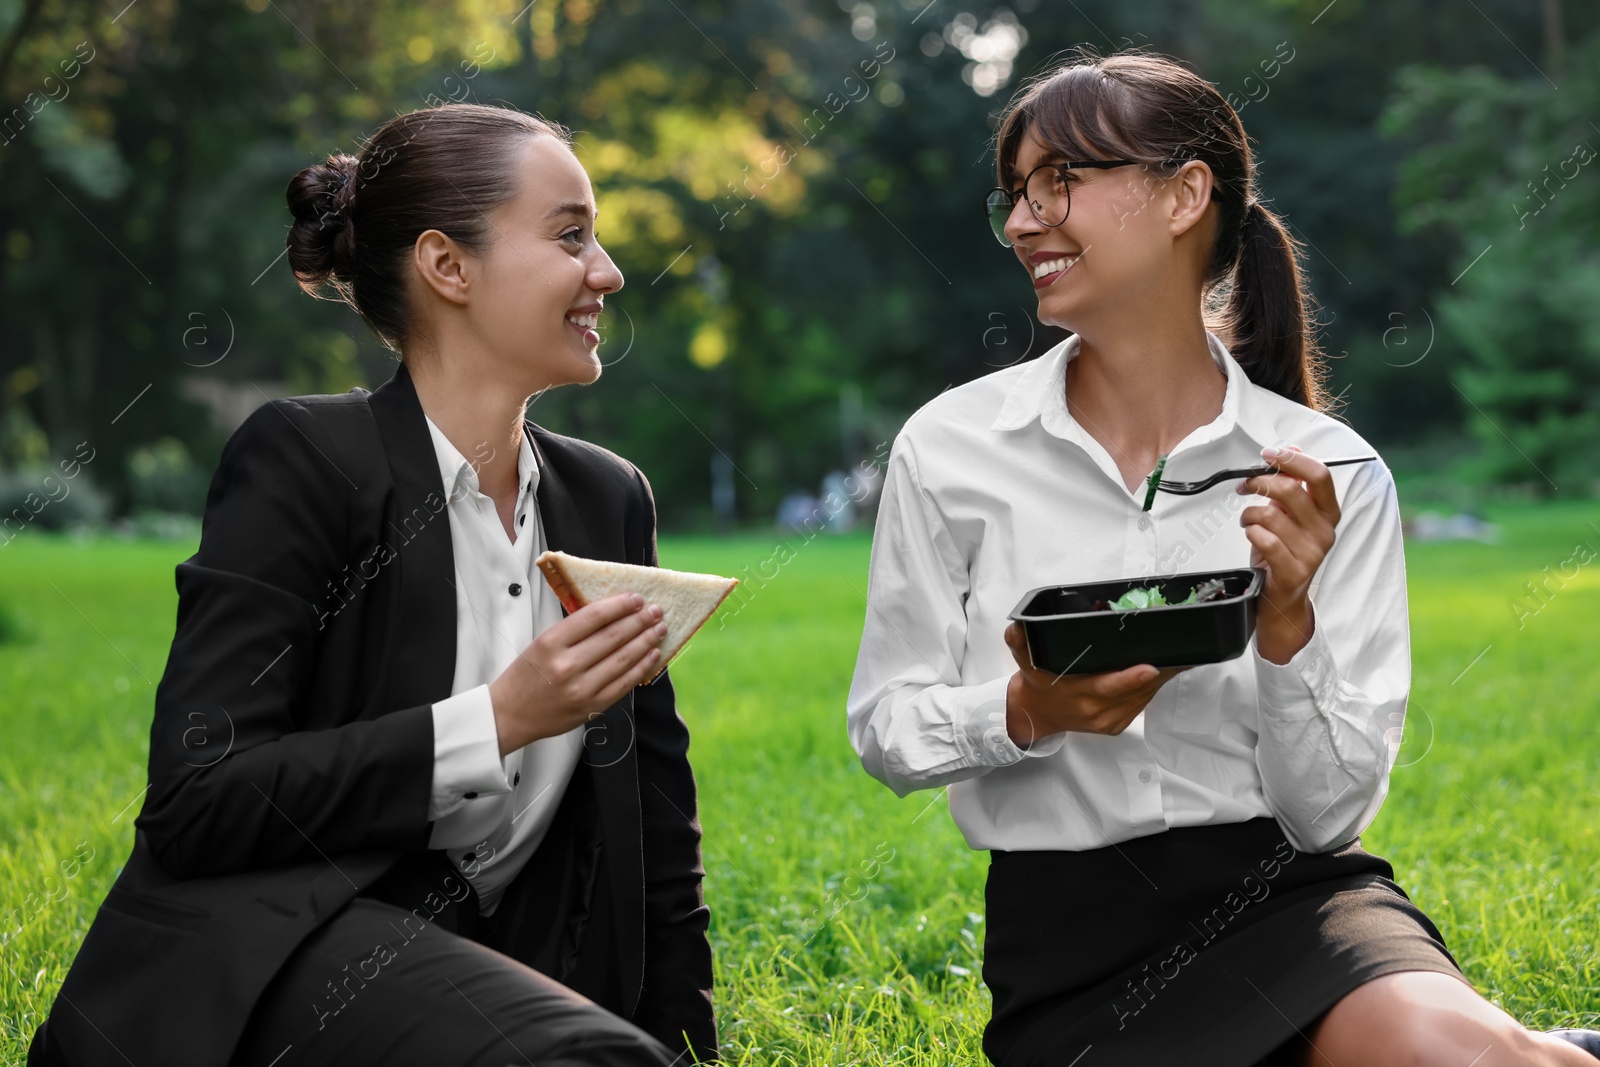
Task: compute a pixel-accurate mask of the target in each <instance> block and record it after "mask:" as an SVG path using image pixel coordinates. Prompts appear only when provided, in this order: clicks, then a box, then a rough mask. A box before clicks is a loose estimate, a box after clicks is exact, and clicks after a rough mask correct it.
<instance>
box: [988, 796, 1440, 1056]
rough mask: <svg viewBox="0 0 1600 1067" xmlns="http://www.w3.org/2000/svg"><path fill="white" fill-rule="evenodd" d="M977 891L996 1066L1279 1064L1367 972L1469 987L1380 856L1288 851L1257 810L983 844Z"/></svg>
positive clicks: (1354, 848) (1273, 824) (1342, 850)
mask: <svg viewBox="0 0 1600 1067" xmlns="http://www.w3.org/2000/svg"><path fill="white" fill-rule="evenodd" d="M986 896H987V904H988V918H987V922H986V924H985V925H986V927H987V929H986V933H985V938H984V962H983V978H984V982H985V983H987V985H988V986H989V989H990V991H991V993H992V994H993V995H994V1014H993V1017H992V1019H991V1020H990V1022H989V1025H988V1027H987V1028H986V1029H985V1031H984V1037H983V1048H984V1052H985V1053H986V1054H987V1055H988V1057H989V1059H991V1060H992V1061H993V1062H994V1063H996V1064H999V1065H1000V1067H1021V1065H1025V1064H1049V1065H1051V1067H1069V1065H1070V1067H1113V1065H1119V1064H1130V1065H1133V1064H1137V1065H1147V1064H1152V1063H1184V1064H1200V1065H1209V1064H1215V1065H1217V1067H1251V1065H1260V1067H1264V1065H1273V1067H1276V1065H1278V1064H1280V1063H1284V1064H1287V1063H1290V1062H1292V1061H1293V1060H1292V1058H1293V1056H1294V1055H1295V1054H1296V1052H1297V1051H1298V1050H1299V1049H1300V1048H1303V1047H1304V1043H1305V1036H1304V1035H1305V1034H1307V1033H1309V1031H1310V1029H1311V1027H1312V1025H1313V1024H1314V1023H1315V1022H1316V1021H1317V1020H1318V1019H1319V1018H1320V1017H1321V1016H1322V1015H1323V1014H1325V1013H1326V1012H1327V1011H1328V1009H1330V1008H1332V1007H1333V1005H1334V1004H1335V1003H1337V1002H1338V1001H1339V999H1340V998H1341V997H1343V996H1344V995H1345V994H1346V993H1349V992H1350V991H1352V990H1353V989H1355V988H1356V987H1357V986H1359V985H1361V984H1362V983H1363V982H1366V981H1368V980H1369V979H1372V978H1376V977H1378V976H1379V975H1383V974H1389V973H1392V972H1395V971H1440V972H1444V973H1447V974H1453V975H1455V976H1456V977H1458V978H1461V980H1462V981H1466V978H1465V977H1464V976H1463V975H1462V974H1461V971H1460V968H1459V967H1458V966H1457V964H1456V961H1455V958H1454V957H1453V956H1451V955H1450V952H1449V950H1448V949H1447V948H1446V947H1445V943H1444V938H1443V937H1442V936H1441V935H1440V933H1439V931H1438V929H1437V928H1436V927H1435V926H1434V925H1433V923H1432V922H1431V921H1429V919H1428V917H1427V916H1426V915H1424V914H1423V913H1422V912H1421V911H1420V910H1419V909H1418V908H1417V906H1416V905H1415V904H1413V903H1412V902H1411V898H1410V897H1408V896H1407V895H1406V894H1405V891H1404V890H1402V889H1401V888H1400V887H1399V886H1398V885H1397V884H1395V882H1394V869H1393V868H1392V867H1391V866H1390V865H1389V862H1388V861H1387V860H1385V859H1384V858H1383V857H1381V856H1377V855H1374V854H1372V853H1370V852H1367V851H1366V850H1365V849H1363V848H1362V847H1361V843H1360V840H1359V839H1357V840H1356V841H1353V842H1350V843H1349V844H1346V845H1343V846H1340V847H1339V848H1337V849H1335V850H1333V851H1332V852H1325V853H1308V852H1301V851H1299V850H1298V849H1296V848H1295V847H1294V846H1292V845H1291V844H1289V842H1288V841H1287V840H1286V839H1285V837H1284V834H1283V831H1282V830H1281V829H1279V827H1278V824H1277V821H1276V820H1274V819H1271V818H1258V819H1251V820H1249V821H1247V822H1242V823H1230V824H1225V825H1220V826H1193V827H1178V828H1174V829H1171V830H1167V831H1164V832H1162V833H1158V834H1152V835H1150V836H1147V837H1139V838H1134V839H1132V840H1130V841H1122V842H1118V843H1117V844H1115V845H1108V846H1106V847H1104V848H1098V849H1091V850H1088V851H1084V852H993V853H991V854H990V862H989V879H988V886H987V889H986Z"/></svg>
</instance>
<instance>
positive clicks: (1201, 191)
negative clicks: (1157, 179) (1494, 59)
mask: <svg viewBox="0 0 1600 1067" xmlns="http://www.w3.org/2000/svg"><path fill="white" fill-rule="evenodd" d="M1172 180H1173V182H1174V183H1175V185H1174V187H1173V198H1172V216H1171V218H1170V219H1169V220H1168V231H1169V232H1170V233H1171V234H1172V236H1174V237H1177V236H1179V235H1181V234H1183V233H1185V232H1187V231H1188V230H1189V229H1190V228H1191V227H1193V226H1194V225H1195V224H1196V223H1198V222H1199V221H1200V220H1201V219H1202V218H1204V217H1205V214H1206V209H1207V208H1208V207H1210V206H1211V183H1212V174H1211V168H1210V167H1209V166H1207V165H1206V163H1205V161H1204V160H1199V159H1191V160H1189V162H1187V163H1185V164H1184V165H1183V168H1182V169H1181V170H1179V171H1178V173H1177V174H1175V175H1173V178H1172Z"/></svg>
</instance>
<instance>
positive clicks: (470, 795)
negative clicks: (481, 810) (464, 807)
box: [461, 793, 478, 800]
mask: <svg viewBox="0 0 1600 1067" xmlns="http://www.w3.org/2000/svg"><path fill="white" fill-rule="evenodd" d="M461 797H462V799H464V800H477V799H478V794H476V793H462V794H461Z"/></svg>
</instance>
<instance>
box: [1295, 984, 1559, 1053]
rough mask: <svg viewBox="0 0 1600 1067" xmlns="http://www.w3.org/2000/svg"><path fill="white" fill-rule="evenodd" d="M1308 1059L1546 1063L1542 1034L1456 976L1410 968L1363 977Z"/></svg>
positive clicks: (1317, 1034) (1318, 1032)
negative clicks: (1365, 980)
mask: <svg viewBox="0 0 1600 1067" xmlns="http://www.w3.org/2000/svg"><path fill="white" fill-rule="evenodd" d="M1311 1041H1312V1045H1313V1048H1314V1051H1313V1053H1312V1055H1311V1057H1310V1059H1309V1061H1308V1062H1309V1064H1312V1065H1315V1067H1323V1065H1325V1064H1330V1063H1331V1064H1337V1063H1346V1062H1356V1063H1363V1064H1370V1065H1373V1067H1466V1065H1467V1064H1471V1065H1472V1067H1502V1065H1506V1067H1509V1065H1513V1064H1518V1065H1520V1064H1541V1063H1544V1062H1546V1060H1547V1057H1546V1054H1545V1051H1544V1046H1543V1045H1541V1044H1540V1043H1539V1042H1538V1039H1537V1038H1536V1036H1535V1035H1533V1034H1531V1033H1529V1032H1528V1030H1527V1029H1526V1028H1524V1027H1523V1026H1522V1025H1521V1024H1520V1023H1518V1022H1517V1021H1516V1020H1515V1019H1514V1018H1512V1017H1511V1016H1510V1015H1508V1014H1506V1013H1505V1012H1504V1011H1502V1010H1501V1009H1499V1008H1497V1007H1495V1006H1494V1005H1493V1004H1491V1003H1489V1002H1488V1001H1487V1000H1485V999H1484V998H1483V996H1482V995H1481V994H1479V993H1478V992H1477V991H1476V990H1474V989H1473V988H1472V987H1471V986H1470V985H1468V984H1467V983H1465V982H1463V981H1461V980H1460V979H1459V978H1455V977H1452V976H1451V975H1447V974H1441V973H1436V972H1431V971H1404V972H1400V973H1397V974H1389V975H1384V976H1382V977H1380V978H1375V979H1372V980H1371V981H1369V982H1366V983H1364V984H1363V985H1361V986H1360V987H1358V988H1357V989H1355V990H1354V991H1352V992H1351V993H1349V994H1348V995H1346V996H1345V997H1344V998H1343V999H1342V1000H1340V1001H1339V1002H1338V1003H1337V1004H1335V1005H1334V1007H1333V1009H1332V1010H1331V1011H1329V1012H1328V1013H1327V1015H1326V1016H1324V1017H1323V1019H1322V1021H1321V1022H1320V1023H1319V1024H1318V1026H1317V1028H1316V1029H1315V1031H1314V1032H1313V1033H1312V1034H1311Z"/></svg>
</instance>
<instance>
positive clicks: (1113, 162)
mask: <svg viewBox="0 0 1600 1067" xmlns="http://www.w3.org/2000/svg"><path fill="white" fill-rule="evenodd" d="M1144 162H1145V161H1144V160H1142V159H1084V160H1076V161H1072V160H1069V161H1067V162H1063V163H1041V164H1039V165H1038V166H1037V167H1034V168H1033V169H1032V170H1030V171H1029V172H1028V174H1027V177H1025V178H1023V179H1022V185H1021V186H1019V187H1018V189H1017V191H1016V192H1015V193H1013V192H1012V191H1011V190H1010V189H1007V188H1005V187H1004V186H1002V185H997V186H995V187H994V188H992V189H990V190H989V191H988V193H986V194H984V197H983V217H984V220H985V221H989V220H990V219H992V218H993V216H994V213H995V209H996V208H998V207H999V205H998V204H995V205H993V206H991V205H990V203H989V201H990V199H991V198H992V197H993V196H994V194H995V193H999V194H1000V195H1001V196H1003V197H1005V199H1006V216H1005V217H1006V218H1008V219H1009V218H1010V217H1011V213H1012V212H1014V211H1016V210H1017V201H1018V200H1024V199H1026V197H1027V192H1028V183H1029V182H1031V181H1033V176H1034V175H1035V174H1038V173H1039V172H1040V171H1041V170H1044V169H1045V168H1046V167H1054V168H1056V169H1057V170H1059V171H1062V172H1063V184H1065V172H1066V171H1069V170H1111V169H1112V168H1114V167H1131V166H1137V165H1139V164H1142V163H1144ZM1187 162H1189V160H1188V159H1158V160H1156V161H1155V162H1154V163H1152V164H1149V165H1150V166H1173V165H1174V164H1178V165H1181V164H1184V163H1187ZM1028 212H1029V213H1030V214H1031V215H1033V217H1034V220H1035V221H1037V222H1038V223H1039V225H1040V226H1046V227H1049V228H1050V229H1055V228H1056V227H1057V226H1060V225H1061V223H1062V222H1066V221H1067V216H1068V215H1070V214H1071V213H1072V193H1071V191H1070V190H1068V192H1067V210H1066V211H1064V212H1063V213H1062V215H1061V222H1046V221H1044V220H1043V219H1041V218H1039V213H1038V212H1037V211H1035V210H1034V209H1033V202H1032V201H1028ZM989 232H990V233H993V234H994V239H995V240H996V241H999V242H1000V244H1001V246H1002V247H1004V248H1011V247H1012V242H1011V241H1010V240H1008V239H1007V238H1006V235H1005V232H1004V230H997V229H995V226H994V223H993V222H992V221H991V222H989Z"/></svg>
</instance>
